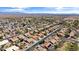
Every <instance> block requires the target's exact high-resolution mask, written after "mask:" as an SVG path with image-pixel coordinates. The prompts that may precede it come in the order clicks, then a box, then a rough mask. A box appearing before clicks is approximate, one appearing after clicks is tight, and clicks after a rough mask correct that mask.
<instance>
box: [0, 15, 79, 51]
mask: <svg viewBox="0 0 79 59" xmlns="http://www.w3.org/2000/svg"><path fill="white" fill-rule="evenodd" d="M78 50H79V16H76V15H75V16H74V15H44V16H43V15H0V51H78Z"/></svg>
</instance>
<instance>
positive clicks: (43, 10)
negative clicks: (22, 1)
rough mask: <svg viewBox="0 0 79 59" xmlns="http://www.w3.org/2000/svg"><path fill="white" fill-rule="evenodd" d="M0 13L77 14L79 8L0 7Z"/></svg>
mask: <svg viewBox="0 0 79 59" xmlns="http://www.w3.org/2000/svg"><path fill="white" fill-rule="evenodd" d="M0 12H21V13H50V14H52V13H53V14H60V13H63V14H70V13H74V14H79V7H61V8H60V7H24V8H17V7H0Z"/></svg>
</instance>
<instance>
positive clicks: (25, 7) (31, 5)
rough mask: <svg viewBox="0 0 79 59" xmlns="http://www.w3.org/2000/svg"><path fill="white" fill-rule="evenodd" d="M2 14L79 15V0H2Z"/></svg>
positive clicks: (0, 8) (0, 3)
mask: <svg viewBox="0 0 79 59" xmlns="http://www.w3.org/2000/svg"><path fill="white" fill-rule="evenodd" d="M0 12H21V13H65V14H68V13H75V14H79V0H0Z"/></svg>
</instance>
